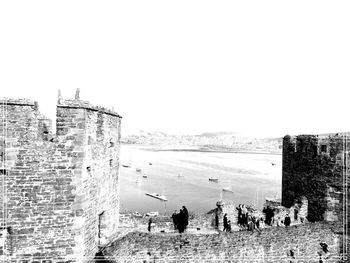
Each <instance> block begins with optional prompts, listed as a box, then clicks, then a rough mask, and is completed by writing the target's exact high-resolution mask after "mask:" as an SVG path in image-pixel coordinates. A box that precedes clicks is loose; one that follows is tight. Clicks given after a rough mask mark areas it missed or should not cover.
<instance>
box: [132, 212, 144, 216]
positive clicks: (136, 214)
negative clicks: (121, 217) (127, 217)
mask: <svg viewBox="0 0 350 263" xmlns="http://www.w3.org/2000/svg"><path fill="white" fill-rule="evenodd" d="M132 215H133V216H134V217H143V215H142V214H141V213H139V212H137V211H135V212H134V213H132Z"/></svg>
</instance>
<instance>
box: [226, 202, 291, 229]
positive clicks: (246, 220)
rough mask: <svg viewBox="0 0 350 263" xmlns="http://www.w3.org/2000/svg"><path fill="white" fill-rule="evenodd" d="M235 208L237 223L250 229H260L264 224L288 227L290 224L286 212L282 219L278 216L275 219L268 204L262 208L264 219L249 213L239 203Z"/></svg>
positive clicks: (272, 210)
mask: <svg viewBox="0 0 350 263" xmlns="http://www.w3.org/2000/svg"><path fill="white" fill-rule="evenodd" d="M236 209H237V210H238V220H237V224H238V225H239V226H241V227H245V228H247V229H248V230H250V231H254V230H255V229H256V230H258V231H260V230H261V229H263V228H265V225H269V226H272V225H274V224H276V225H277V226H282V225H284V226H286V227H288V226H290V224H291V218H290V216H289V215H288V214H287V215H286V216H285V218H284V220H281V218H280V217H278V218H277V219H275V209H273V208H271V207H269V206H267V208H264V209H263V213H264V214H265V220H264V218H262V217H260V218H259V217H256V216H254V215H252V214H249V211H248V209H247V207H246V206H245V205H242V204H240V205H238V207H236ZM224 222H225V220H224ZM224 228H225V226H224Z"/></svg>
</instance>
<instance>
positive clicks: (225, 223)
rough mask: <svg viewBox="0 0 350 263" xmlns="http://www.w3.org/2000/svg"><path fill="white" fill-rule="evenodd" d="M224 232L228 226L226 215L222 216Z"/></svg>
mask: <svg viewBox="0 0 350 263" xmlns="http://www.w3.org/2000/svg"><path fill="white" fill-rule="evenodd" d="M223 221H224V230H223V231H226V232H227V231H228V224H227V214H225V215H224V220H223Z"/></svg>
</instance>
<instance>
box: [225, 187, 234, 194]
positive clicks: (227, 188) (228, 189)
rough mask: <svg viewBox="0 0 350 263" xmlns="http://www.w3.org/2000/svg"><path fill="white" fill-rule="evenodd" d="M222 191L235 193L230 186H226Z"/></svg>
mask: <svg viewBox="0 0 350 263" xmlns="http://www.w3.org/2000/svg"><path fill="white" fill-rule="evenodd" d="M222 191H224V192H230V193H233V191H232V190H231V188H230V187H224V188H222Z"/></svg>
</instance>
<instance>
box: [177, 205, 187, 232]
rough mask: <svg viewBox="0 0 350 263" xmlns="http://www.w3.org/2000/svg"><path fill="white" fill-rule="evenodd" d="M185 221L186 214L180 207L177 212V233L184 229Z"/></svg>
mask: <svg viewBox="0 0 350 263" xmlns="http://www.w3.org/2000/svg"><path fill="white" fill-rule="evenodd" d="M185 223H186V214H185V212H184V210H183V209H180V213H179V214H178V226H177V227H178V230H179V233H183V232H184V231H185Z"/></svg>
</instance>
